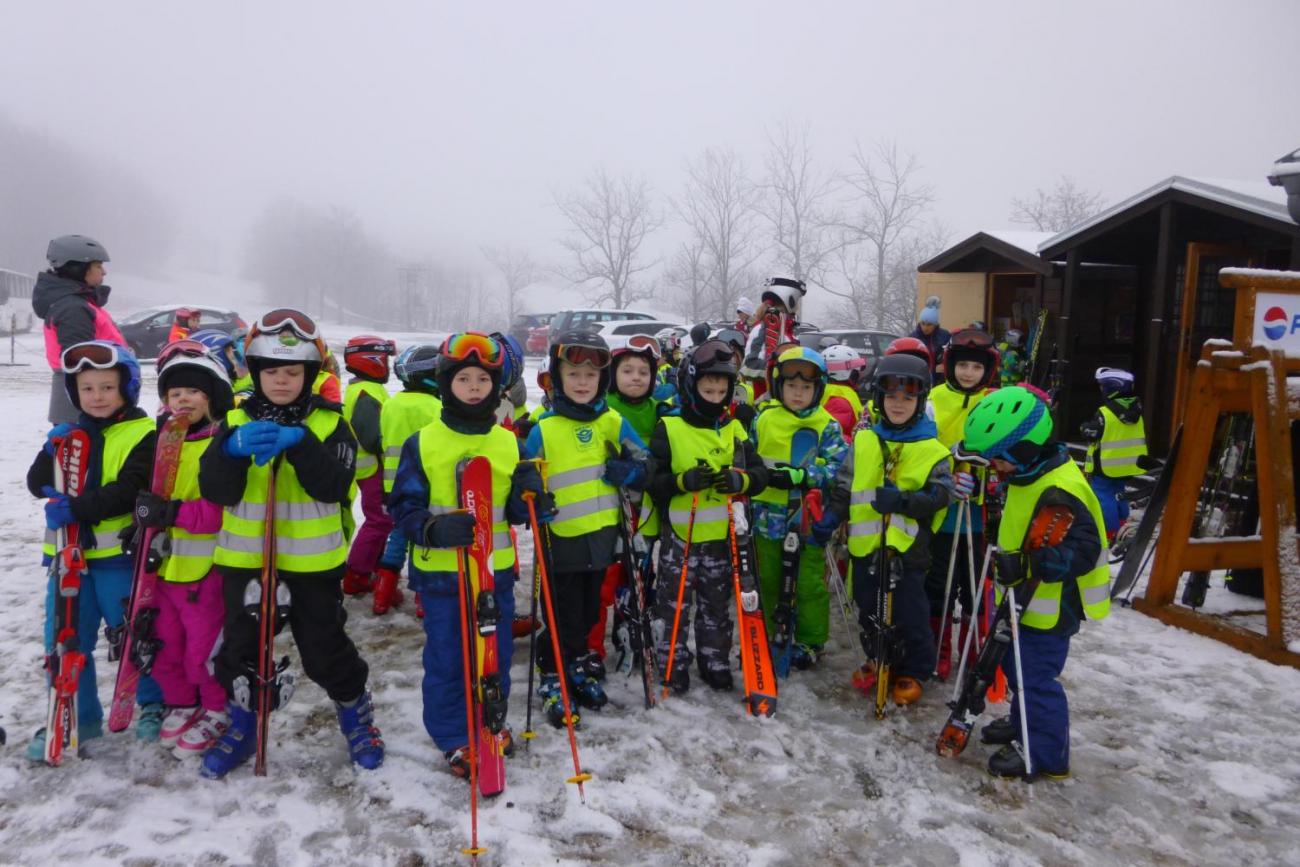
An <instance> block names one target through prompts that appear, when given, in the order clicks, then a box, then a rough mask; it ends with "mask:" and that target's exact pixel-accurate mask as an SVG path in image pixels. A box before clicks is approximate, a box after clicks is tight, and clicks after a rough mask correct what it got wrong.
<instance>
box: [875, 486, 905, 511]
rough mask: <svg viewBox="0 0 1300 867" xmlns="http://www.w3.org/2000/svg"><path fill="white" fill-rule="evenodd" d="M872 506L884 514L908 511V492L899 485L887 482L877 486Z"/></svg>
mask: <svg viewBox="0 0 1300 867" xmlns="http://www.w3.org/2000/svg"><path fill="white" fill-rule="evenodd" d="M871 507H872V508H873V509H875V510H876V511H877V512H879V513H880V514H882V515H892V514H894V513H895V512H905V511H907V494H906V493H904V492H903V491H900V490H899V489H898V488H897V486H895V485H892V484H885V485H882V486H881V487H879V488H876V495H875V497H873V498H872V500H871Z"/></svg>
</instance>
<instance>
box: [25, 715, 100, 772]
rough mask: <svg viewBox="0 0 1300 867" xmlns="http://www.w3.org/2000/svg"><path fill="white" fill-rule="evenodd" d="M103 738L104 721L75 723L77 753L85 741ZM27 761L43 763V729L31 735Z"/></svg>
mask: <svg viewBox="0 0 1300 867" xmlns="http://www.w3.org/2000/svg"><path fill="white" fill-rule="evenodd" d="M103 736H104V721H103V720H89V721H87V722H83V723H77V744H78V751H80V746H81V745H83V744H85V743H86V741H90V740H94V739H95V738H102V737H103ZM27 760H28V761H32V762H43V761H45V729H43V728H41V729H37V730H36V734H34V735H32V739H31V741H29V742H28V744H27Z"/></svg>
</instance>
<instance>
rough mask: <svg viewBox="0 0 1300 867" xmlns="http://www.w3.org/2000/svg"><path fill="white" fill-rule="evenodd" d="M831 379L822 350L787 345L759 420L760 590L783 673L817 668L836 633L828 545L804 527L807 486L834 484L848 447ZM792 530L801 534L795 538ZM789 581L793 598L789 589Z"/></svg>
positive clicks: (756, 515)
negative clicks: (828, 397)
mask: <svg viewBox="0 0 1300 867" xmlns="http://www.w3.org/2000/svg"><path fill="white" fill-rule="evenodd" d="M832 348H835V347H832ZM826 381H827V372H826V363H825V360H824V359H823V358H822V356H821V354H820V353H818V352H816V351H814V350H812V349H805V348H803V347H799V348H792V349H787V350H786V351H785V352H782V353H781V355H780V356H779V357H778V358H777V361H776V367H775V368H774V369H773V372H772V396H773V397H774V398H775V400H773V401H769V402H767V403H765V404H764V408H763V410H762V411H761V412H760V413H759V414H758V418H757V419H755V422H754V443H755V447H756V449H757V451H758V454H759V456H760V457H761V458H762V459H763V463H764V465H765V466H766V467H767V468H768V470H767V484H768V486H767V488H766V489H765V490H763V491H762V492H761V493H758V494H755V495H754V497H753V500H752V502H753V504H754V527H755V535H754V539H755V543H756V545H757V549H758V576H759V592H760V594H761V596H762V604H763V612H764V614H765V616H766V619H767V632H768V636H769V637H770V638H771V640H772V645H773V656H776V657H778V658H777V659H776V660H775V662H776V668H777V673H778V674H781V673H783V671H784V670H787V669H788V667H789V665H793V666H794V667H795V668H799V669H807V668H811V667H812V666H813V665H814V664H815V663H816V662H817V660H818V658H820V656H821V652H822V648H823V647H824V646H825V644H826V640H827V638H829V637H830V593H829V592H828V591H827V588H826V582H825V580H824V576H825V569H826V549H825V548H824V547H823V546H821V545H818V544H817V543H816V541H815V540H812V539H810V538H804V537H805V536H807V535H808V534H807V533H806V532H805V531H806V529H807V524H808V522H807V521H806V520H804V521H802V523H803V524H804V529H803V530H801V529H800V526H799V525H800V522H801V518H802V516H803V514H804V513H803V510H804V509H805V508H806V503H805V492H808V491H813V490H821V489H824V488H828V487H829V486H830V484H831V482H832V481H833V480H834V479H835V475H836V473H837V472H838V471H839V469H840V465H841V464H842V463H843V461H844V457H845V455H846V454H847V453H848V448H847V446H846V445H845V442H844V436H843V434H842V433H841V432H840V426H839V423H838V422H837V421H836V420H835V419H834V418H833V417H832V416H831V414H830V412H828V411H827V410H826V408H825V407H824V406H823V405H822V401H821V398H822V391H823V389H825V388H826ZM790 533H796V534H799V538H798V539H797V540H796V539H793V538H788V537H789V534H790ZM788 548H793V549H794V550H787V549H788ZM796 558H797V559H796ZM791 559H796V561H795V562H793V563H791V562H790V560H791ZM788 569H792V570H793V574H786V573H787V570H788ZM787 586H788V587H789V591H790V593H792V594H793V595H792V596H791V595H790V594H789V593H783V590H784V589H785V588H786V587H787ZM778 618H779V619H780V620H781V622H780V623H778V622H777V619H778ZM783 656H784V657H788V658H786V659H784V661H783V660H782V657H783Z"/></svg>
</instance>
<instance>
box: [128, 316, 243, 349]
mask: <svg viewBox="0 0 1300 867" xmlns="http://www.w3.org/2000/svg"><path fill="white" fill-rule="evenodd" d="M181 307H190V308H192V309H195V310H198V311H199V327H200V328H215V329H216V330H218V331H224V332H226V333H227V334H229V333H230V332H232V331H234V330H235V329H236V328H247V327H248V325H247V324H246V323H245V322H244V320H243V319H241V318H240V317H239V314H238V313H236V312H235V311H233V310H229V309H227V308H224V307H206V306H203V305H198V304H168V305H166V306H162V307H146V308H145V309H143V310H137V311H136V312H134V313H132V314H130V315H128V316H125V317H123V318H121V319H119V320H117V327H118V330H120V331H121V332H122V336H123V337H125V338H126V343H127V346H129V347H130V348H131V351H132V352H134V353H135V355H136V358H156V357H157V356H158V350H160V349H162V348H163V346H164V345H166V343H167V335H168V334H170V333H171V330H172V324H173V323H174V322H175V321H176V311H177V310H179V309H180V308H181Z"/></svg>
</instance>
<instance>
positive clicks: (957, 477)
mask: <svg viewBox="0 0 1300 867" xmlns="http://www.w3.org/2000/svg"><path fill="white" fill-rule="evenodd" d="M952 480H953V494H954V495H956V497H957V499H959V500H969V499H970V496H971V494H973V493H975V477H974V476H973V475H971V474H970V473H962V472H958V473H953V476H952Z"/></svg>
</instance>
